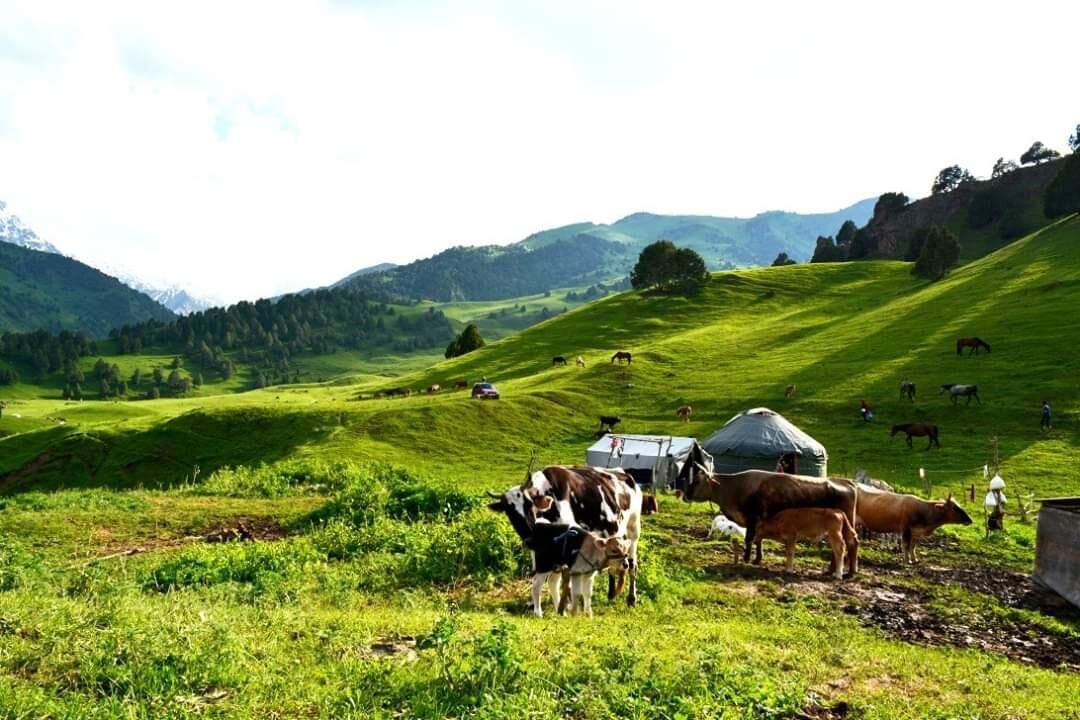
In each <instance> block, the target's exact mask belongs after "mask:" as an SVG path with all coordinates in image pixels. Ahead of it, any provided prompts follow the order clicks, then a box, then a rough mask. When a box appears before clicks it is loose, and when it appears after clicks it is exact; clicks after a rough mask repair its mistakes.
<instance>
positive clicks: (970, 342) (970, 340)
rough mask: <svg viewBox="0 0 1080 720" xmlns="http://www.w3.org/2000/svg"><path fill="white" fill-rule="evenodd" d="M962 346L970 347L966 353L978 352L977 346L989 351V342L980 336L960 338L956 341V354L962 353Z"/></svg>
mask: <svg viewBox="0 0 1080 720" xmlns="http://www.w3.org/2000/svg"><path fill="white" fill-rule="evenodd" d="M964 348H971V349H970V350H969V351H968V355H970V354H971V353H975V354H976V355H978V354H979V348H983V349H985V350H986V352H990V343H988V342H986V341H985V340H983V339H982V338H977V337H966V338H960V339H959V340H957V341H956V354H957V355H962V354H963V350H964Z"/></svg>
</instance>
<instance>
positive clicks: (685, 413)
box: [675, 405, 694, 422]
mask: <svg viewBox="0 0 1080 720" xmlns="http://www.w3.org/2000/svg"><path fill="white" fill-rule="evenodd" d="M675 414H676V415H678V416H679V417H680V418H681V419H682V421H683V422H690V416H691V415H693V414H694V408H692V407H690V406H689V405H683V406H682V407H680V408H679V409H678V410H676V411H675Z"/></svg>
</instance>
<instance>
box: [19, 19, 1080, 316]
mask: <svg viewBox="0 0 1080 720" xmlns="http://www.w3.org/2000/svg"><path fill="white" fill-rule="evenodd" d="M1078 20H1080V3H1064V2H1041V1H1040V0H1029V1H1028V2H1024V3H1012V2H984V3H978V4H974V3H960V2H954V3H950V2H941V0H935V1H934V2H908V3H902V4H897V3H870V2H865V1H863V0H860V1H858V2H816V3H806V2H769V1H763V2H754V3H696V2H695V3H683V2H679V1H678V0H674V1H666V2H662V3H658V2H637V1H636V0H610V1H607V0H574V1H572V2H558V1H556V0H543V1H538V2H531V1H528V0H522V1H520V2H512V3H511V2H494V1H490V2H489V1H485V0H460V1H458V0H456V1H455V2H453V3H443V2H405V1H401V0H397V1H393V2H391V1H389V0H387V1H385V2H383V1H379V0H370V1H366V2H361V1H356V2H345V1H342V0H338V1H336V2H316V1H312V2H269V1H266V0H261V1H256V2H247V1H245V0H230V2H200V1H198V0H194V1H191V0H189V1H188V2H184V3H163V2H145V1H144V0H134V1H131V2H127V1H124V0H115V1H111V0H102V1H101V2H95V3H87V2H82V1H81V0H79V1H73V2H51V1H50V0H29V1H27V2H24V1H23V0H0V200H3V201H5V202H7V203H8V209H9V210H10V211H12V212H14V213H16V214H18V215H19V216H20V217H21V218H22V219H23V220H24V222H26V223H27V224H28V225H30V226H31V227H32V228H34V229H35V230H36V231H37V233H38V235H40V236H41V237H42V238H44V239H46V240H48V241H50V242H52V243H53V244H55V245H57V246H59V247H60V248H61V249H62V250H63V251H64V252H65V253H66V254H69V255H72V256H74V257H77V258H79V259H81V260H84V261H86V262H89V263H90V264H93V265H96V266H98V267H103V268H106V269H115V270H123V271H126V272H130V273H133V274H135V275H137V276H139V277H140V278H142V279H143V280H146V281H148V282H151V283H154V284H157V285H179V286H182V287H184V288H185V289H188V290H189V291H192V292H194V293H196V294H201V295H206V296H211V297H213V298H215V299H218V300H222V301H227V302H232V301H236V300H239V299H244V298H248V299H251V298H256V297H262V296H267V295H274V294H278V293H281V292H286V291H290V290H297V289H301V288H305V287H312V286H319V285H324V284H327V283H330V282H333V281H334V280H337V279H339V278H340V277H342V276H344V275H347V274H349V273H350V272H352V271H354V270H356V269H358V268H361V267H365V266H368V265H372V264H375V263H379V262H398V263H403V262H408V261H410V260H414V259H417V258H420V257H427V256H430V255H432V254H434V253H436V252H438V251H439V250H442V249H445V248H447V247H450V246H454V245H478V244H488V243H509V242H515V241H517V240H520V239H522V238H524V237H525V236H527V235H529V234H530V233H532V232H535V231H537V230H540V229H544V228H549V227H555V226H559V225H563V224H568V223H572V222H580V221H586V220H591V221H594V222H613V221H615V220H617V219H618V218H620V217H623V216H625V215H627V214H630V213H632V212H637V211H649V212H656V213H698V214H710V215H735V216H749V215H753V214H755V213H758V212H761V211H765V210H792V211H799V212H824V211H832V210H837V209H840V208H842V207H845V206H847V205H850V204H852V203H854V202H856V201H858V200H861V199H863V198H866V197H872V196H876V195H878V194H880V193H882V192H886V191H894V190H899V191H903V192H906V193H907V194H908V195H910V196H912V197H920V196H923V195H926V194H927V193H928V190H929V186H930V183H931V181H932V179H933V176H934V175H935V174H936V173H937V171H938V170H939V169H941V168H942V167H944V166H946V165H950V164H953V163H959V164H961V165H963V166H965V167H968V168H970V169H971V170H972V172H974V173H975V174H976V175H978V176H985V175H988V174H989V172H990V168H991V166H992V165H993V162H994V160H995V159H996V158H998V157H999V156H1005V157H1006V158H1013V159H1015V158H1018V157H1019V155H1020V154H1021V153H1022V152H1023V151H1024V150H1025V149H1026V148H1027V147H1028V146H1029V145H1030V144H1031V143H1032V142H1033V141H1035V140H1041V141H1043V142H1045V143H1046V144H1048V145H1049V146H1051V147H1054V148H1056V149H1058V150H1061V151H1064V150H1065V149H1066V147H1065V146H1066V139H1067V138H1068V136H1069V134H1070V132H1071V131H1072V130H1073V129H1074V128H1075V127H1076V125H1077V123H1080V93H1077V92H1076V75H1075V68H1076V61H1075V28H1076V27H1077V25H1078V22H1077V21H1078Z"/></svg>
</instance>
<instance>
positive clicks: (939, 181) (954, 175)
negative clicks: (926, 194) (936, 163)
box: [930, 165, 975, 195]
mask: <svg viewBox="0 0 1080 720" xmlns="http://www.w3.org/2000/svg"><path fill="white" fill-rule="evenodd" d="M974 179H975V176H974V175H972V174H971V173H970V172H968V171H967V170H965V169H964V168H962V167H960V166H959V165H950V166H949V167H947V168H943V169H942V170H941V172H939V173H938V174H937V177H936V178H934V184H933V185H931V186H930V192H932V193H933V194H934V195H939V194H941V193H947V192H952V191H953V190H955V189H956V188H958V187H960V186H961V185H963V184H964V183H966V182H971V181H973V180H974Z"/></svg>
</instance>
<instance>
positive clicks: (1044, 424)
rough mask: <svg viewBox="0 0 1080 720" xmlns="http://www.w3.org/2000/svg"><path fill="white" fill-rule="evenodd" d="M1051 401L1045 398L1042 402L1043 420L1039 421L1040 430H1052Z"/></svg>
mask: <svg viewBox="0 0 1080 720" xmlns="http://www.w3.org/2000/svg"><path fill="white" fill-rule="evenodd" d="M1050 412H1051V411H1050V403H1049V402H1047V401H1046V400H1043V404H1042V420H1040V421H1039V429H1040V430H1050Z"/></svg>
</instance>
